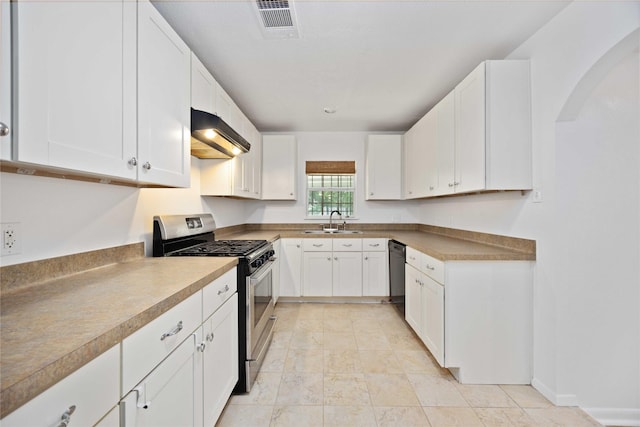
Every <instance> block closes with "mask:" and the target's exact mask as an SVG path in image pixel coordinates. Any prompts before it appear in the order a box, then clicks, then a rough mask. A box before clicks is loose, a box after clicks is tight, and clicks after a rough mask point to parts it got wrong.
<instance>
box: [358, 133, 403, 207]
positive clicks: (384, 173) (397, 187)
mask: <svg viewBox="0 0 640 427" xmlns="http://www.w3.org/2000/svg"><path fill="white" fill-rule="evenodd" d="M365 185H366V190H365V198H366V199H367V200H400V199H402V136H401V135H369V136H368V138H367V146H366V184H365Z"/></svg>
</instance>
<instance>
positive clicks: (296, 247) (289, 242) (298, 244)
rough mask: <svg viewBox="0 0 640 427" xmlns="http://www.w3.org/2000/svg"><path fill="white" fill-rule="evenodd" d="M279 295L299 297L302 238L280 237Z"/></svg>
mask: <svg viewBox="0 0 640 427" xmlns="http://www.w3.org/2000/svg"><path fill="white" fill-rule="evenodd" d="M281 247H282V257H281V258H280V296H283V297H299V296H300V295H301V290H300V281H301V280H302V277H301V275H302V239H282V246H281Z"/></svg>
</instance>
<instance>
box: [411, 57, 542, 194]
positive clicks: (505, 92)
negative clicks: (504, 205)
mask: <svg viewBox="0 0 640 427" xmlns="http://www.w3.org/2000/svg"><path fill="white" fill-rule="evenodd" d="M530 109H531V96H530V84H529V62H528V61H526V60H501V61H486V62H483V63H482V64H480V65H479V66H478V67H477V68H476V69H475V70H474V71H473V72H471V73H470V74H469V75H468V76H467V77H466V78H465V79H464V80H463V81H462V82H460V83H459V84H458V85H457V86H456V88H455V89H454V90H453V91H452V92H451V93H449V95H447V96H446V97H445V98H444V99H443V100H442V101H440V102H439V103H438V104H437V105H436V106H435V107H434V108H433V109H432V110H431V111H429V113H427V114H426V115H425V116H424V117H423V118H422V119H421V120H419V121H418V122H417V123H416V124H415V125H414V126H413V127H412V128H411V129H410V130H409V131H407V133H406V134H405V159H406V167H405V180H406V192H405V196H406V198H420V197H431V196H442V195H447V194H454V193H455V194H460V193H470V192H478V191H492V190H526V189H530V188H531V117H530V116H531V114H530Z"/></svg>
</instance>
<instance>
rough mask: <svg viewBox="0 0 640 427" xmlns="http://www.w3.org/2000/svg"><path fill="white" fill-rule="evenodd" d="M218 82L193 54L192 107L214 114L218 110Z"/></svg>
mask: <svg viewBox="0 0 640 427" xmlns="http://www.w3.org/2000/svg"><path fill="white" fill-rule="evenodd" d="M215 98H216V81H215V79H214V78H213V76H212V75H211V73H210V72H209V70H207V68H206V67H205V66H204V64H203V63H202V62H200V60H199V59H198V57H197V56H195V54H193V53H191V107H193V108H194V109H196V110H200V111H206V112H207V113H213V112H214V111H215V110H216V107H215V102H216V99H215Z"/></svg>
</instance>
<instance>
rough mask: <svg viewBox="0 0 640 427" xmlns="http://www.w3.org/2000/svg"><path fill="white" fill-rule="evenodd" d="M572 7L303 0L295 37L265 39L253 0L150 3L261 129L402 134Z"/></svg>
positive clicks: (448, 0) (502, 0)
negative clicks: (482, 68)
mask: <svg viewBox="0 0 640 427" xmlns="http://www.w3.org/2000/svg"><path fill="white" fill-rule="evenodd" d="M568 3H569V2H568V1H563V0H495V1H484V0H467V1H463V0H439V1H435V0H373V1H363V0H350V1H347V0H324V1H319V0H297V1H294V2H293V3H292V4H293V8H294V10H295V14H296V17H297V21H298V29H299V33H300V35H299V38H293V39H268V38H265V36H263V31H262V29H261V23H260V21H259V19H258V14H257V13H256V11H255V8H256V6H255V2H254V1H251V0H229V1H223V0H190V1H187V0H156V1H154V4H155V6H156V7H157V9H158V10H159V11H160V12H161V13H162V15H163V16H164V17H165V18H166V19H167V21H169V23H170V24H171V25H172V26H173V28H174V29H175V30H176V31H177V32H178V33H179V34H180V36H181V37H182V38H183V39H184V40H185V42H186V43H187V44H188V45H189V46H190V47H191V49H192V50H193V51H194V52H195V54H196V55H197V56H198V57H199V58H200V60H201V61H202V62H203V63H204V64H205V65H206V66H207V68H208V69H209V70H210V71H211V72H212V74H213V75H214V77H215V78H216V80H217V81H218V82H219V83H220V84H221V85H222V87H223V88H224V89H225V90H226V91H227V93H228V94H229V95H230V96H231V97H232V98H233V99H234V101H235V102H236V104H237V105H238V106H239V107H240V109H241V110H242V111H243V112H244V113H245V114H246V115H247V117H248V118H249V119H250V120H251V121H252V122H253V123H254V125H256V127H257V128H258V130H260V131H261V132H268V131H405V130H407V129H408V128H409V127H411V125H413V124H414V123H415V122H416V121H417V120H418V119H419V118H420V117H421V116H423V115H424V114H425V113H426V112H427V111H428V110H429V109H430V108H431V107H432V106H433V105H434V104H435V103H437V102H438V101H439V100H440V99H441V98H442V97H443V96H444V95H446V94H447V93H448V92H449V91H450V90H452V89H453V87H454V86H455V85H456V83H458V82H459V81H460V80H461V79H462V78H463V77H464V76H465V75H467V74H468V73H469V72H470V71H471V70H472V69H473V68H475V67H476V66H477V65H478V64H479V63H480V62H481V61H483V60H485V59H502V58H504V57H505V56H506V55H508V54H509V53H510V52H511V51H513V49H515V48H516V47H517V46H519V45H520V44H521V43H522V42H524V41H525V40H526V39H527V38H529V36H531V35H532V34H533V33H535V32H536V31H537V30H538V29H539V28H540V27H541V26H543V25H544V24H545V23H546V22H547V21H549V20H550V19H551V18H552V17H553V16H554V15H556V14H557V13H558V12H559V11H560V10H561V9H562V8H563V7H565V6H566V5H567V4H568ZM325 107H332V108H335V109H336V110H337V112H336V113H335V114H326V113H325V112H323V108H325Z"/></svg>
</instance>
